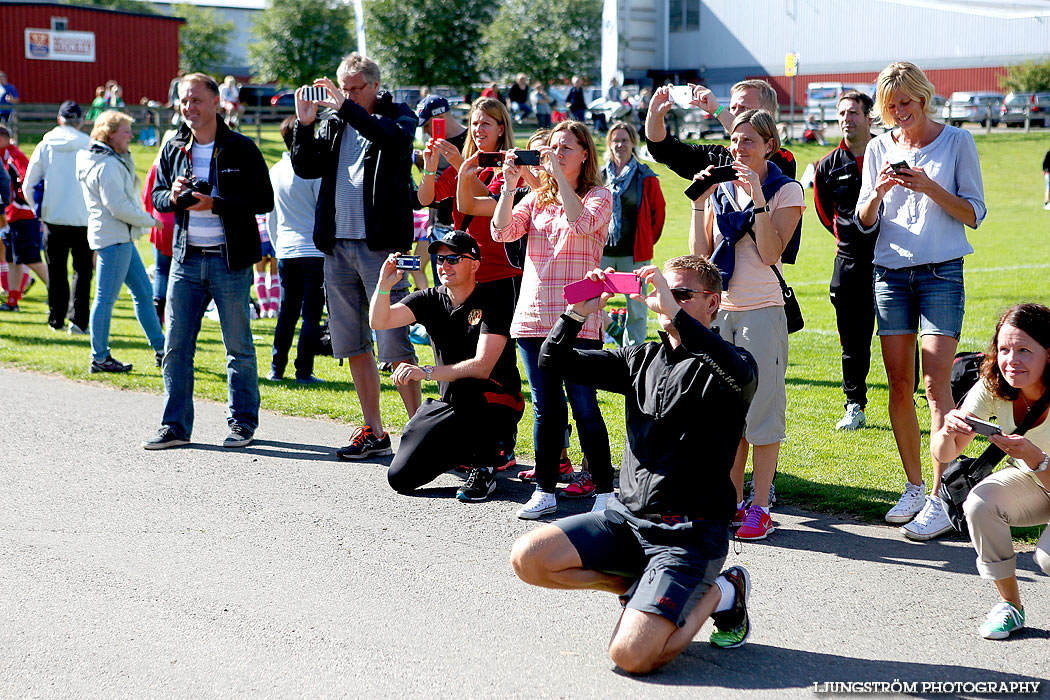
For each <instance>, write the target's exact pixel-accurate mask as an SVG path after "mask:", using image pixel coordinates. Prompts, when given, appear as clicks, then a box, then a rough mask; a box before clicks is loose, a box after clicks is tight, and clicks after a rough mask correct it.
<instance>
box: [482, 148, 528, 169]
mask: <svg viewBox="0 0 1050 700" xmlns="http://www.w3.org/2000/svg"><path fill="white" fill-rule="evenodd" d="M518 165H520V163H518ZM478 167H479V168H502V167H503V151H482V152H481V153H479V154H478Z"/></svg>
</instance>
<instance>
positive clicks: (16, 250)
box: [4, 219, 43, 265]
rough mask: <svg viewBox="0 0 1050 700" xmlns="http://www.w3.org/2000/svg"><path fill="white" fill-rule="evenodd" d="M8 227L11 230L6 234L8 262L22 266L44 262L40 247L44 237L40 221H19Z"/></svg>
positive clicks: (9, 224)
mask: <svg viewBox="0 0 1050 700" xmlns="http://www.w3.org/2000/svg"><path fill="white" fill-rule="evenodd" d="M8 226H10V229H9V230H8V231H5V232H4V246H5V247H6V249H7V250H6V251H5V257H6V258H7V262H9V263H17V264H20V265H32V264H33V263H38V262H42V259H41V257H40V247H41V244H42V242H43V236H42V234H41V232H40V220H39V219H19V220H18V221H11V222H9V223H8Z"/></svg>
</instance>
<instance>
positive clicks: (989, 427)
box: [963, 416, 1003, 437]
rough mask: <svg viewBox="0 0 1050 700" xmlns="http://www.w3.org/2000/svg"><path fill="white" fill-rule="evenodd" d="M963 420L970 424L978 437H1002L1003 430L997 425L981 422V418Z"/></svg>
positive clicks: (965, 418)
mask: <svg viewBox="0 0 1050 700" xmlns="http://www.w3.org/2000/svg"><path fill="white" fill-rule="evenodd" d="M963 420H964V421H966V422H967V424H969V426H970V427H971V428H973V431H974V432H975V433H977V434H978V435H984V436H985V437H989V436H991V435H1000V434H1002V432H1003V430H1002V428H1000V427H999V426H998V425H996V424H995V423H989V422H988V421H986V420H981V419H980V418H974V417H973V416H963Z"/></svg>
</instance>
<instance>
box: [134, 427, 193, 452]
mask: <svg viewBox="0 0 1050 700" xmlns="http://www.w3.org/2000/svg"><path fill="white" fill-rule="evenodd" d="M188 444H190V441H189V440H183V439H182V438H178V437H175V433H173V432H171V428H168V427H167V426H165V427H163V428H161V429H160V430H158V431H157V434H156V435H154V436H153V437H151V438H149V439H148V440H143V441H142V446H143V447H144V448H146V449H147V450H163V449H166V448H168V447H178V446H179V445H188Z"/></svg>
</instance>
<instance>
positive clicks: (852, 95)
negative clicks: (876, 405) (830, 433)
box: [813, 90, 878, 430]
mask: <svg viewBox="0 0 1050 700" xmlns="http://www.w3.org/2000/svg"><path fill="white" fill-rule="evenodd" d="M873 106H874V103H873V101H872V99H871V97H869V96H868V95H865V94H864V93H862V92H858V91H857V90H850V91H849V92H846V93H845V94H843V95H842V97H840V98H839V101H838V120H839V129H841V131H842V142H841V143H840V144H839V146H838V148H836V149H835V150H834V151H832V152H831V153H829V154H827V155H826V156H824V157H823V158H822V159H821V160H820V162H819V163H817V173H816V177H815V178H814V179H813V201H814V203H815V204H816V205H817V217H818V218H819V219H820V223H821V224H823V225H824V228H826V229H827V230H828V231H830V232H831V233H832V235H834V236H835V241H836V242H837V243H838V251H837V252H836V254H835V266H834V268H833V270H832V272H831V305H832V306H834V307H835V321H836V323H837V324H838V329H839V341H840V342H841V344H842V391H843V393H845V394H846V414H845V415H844V416H843V417H842V419H841V420H840V421H839V422H838V423H836V424H835V429H836V430H857V429H858V428H863V427H864V424H865V417H864V408H865V407H866V406H867V404H868V385H867V379H868V370H869V369H870V368H871V335H872V333H874V332H875V287H874V285H873V279H874V276H875V262H874V261H875V240H876V238H878V236H877V232H872V233H865V232H863V231H861V230H860V228H859V227H858V226H857V223H856V221H855V220H854V214H855V213H856V210H857V197H859V196H860V180H861V175H860V174H861V167H862V164H863V162H864V149H865V148H867V146H868V141H870V140H871V109H872V107H873Z"/></svg>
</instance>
